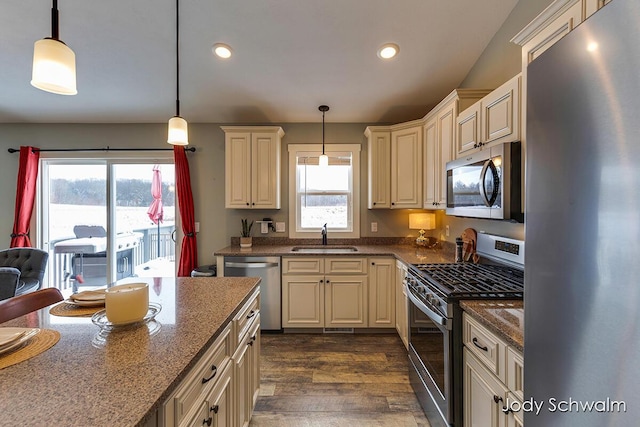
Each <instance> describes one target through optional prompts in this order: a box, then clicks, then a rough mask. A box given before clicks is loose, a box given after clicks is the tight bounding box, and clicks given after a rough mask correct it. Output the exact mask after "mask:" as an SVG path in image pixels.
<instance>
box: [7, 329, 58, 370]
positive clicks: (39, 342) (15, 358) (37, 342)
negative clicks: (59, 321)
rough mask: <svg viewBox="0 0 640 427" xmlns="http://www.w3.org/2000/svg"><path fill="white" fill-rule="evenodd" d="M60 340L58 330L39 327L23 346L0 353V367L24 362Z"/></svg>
mask: <svg viewBox="0 0 640 427" xmlns="http://www.w3.org/2000/svg"><path fill="white" fill-rule="evenodd" d="M58 341H60V332H58V331H54V330H53V329H41V330H40V332H38V333H37V334H36V335H35V336H34V337H33V338H31V339H30V340H29V341H27V342H26V343H25V345H24V346H22V347H20V348H19V349H17V350H14V351H10V352H9V353H6V354H2V355H0V369H4V368H6V367H8V366H11V365H15V364H16V363H20V362H24V361H25V360H28V359H31V358H32V357H34V356H37V355H39V354H40V353H43V352H44V351H46V350H48V349H50V348H51V347H53V346H54V345H55V344H56V343H57V342H58Z"/></svg>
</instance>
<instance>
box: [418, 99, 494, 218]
mask: <svg viewBox="0 0 640 427" xmlns="http://www.w3.org/2000/svg"><path fill="white" fill-rule="evenodd" d="M488 92H489V91H487V90H473V89H457V90H454V91H453V92H451V93H450V94H449V95H448V96H447V97H446V98H445V99H444V100H442V101H441V102H440V103H439V104H438V105H437V106H436V107H435V108H434V109H433V110H431V111H430V112H429V113H428V114H427V115H426V117H425V124H424V155H423V162H424V203H423V206H422V207H423V208H424V209H444V208H445V207H446V202H447V176H446V173H445V171H446V165H447V162H449V161H451V160H453V159H454V157H455V156H454V153H455V143H456V134H457V130H456V118H457V117H458V112H459V111H460V110H461V109H466V108H468V107H469V106H470V105H471V104H473V103H474V102H476V101H477V100H478V99H480V98H482V96H484V95H486V94H487V93H488Z"/></svg>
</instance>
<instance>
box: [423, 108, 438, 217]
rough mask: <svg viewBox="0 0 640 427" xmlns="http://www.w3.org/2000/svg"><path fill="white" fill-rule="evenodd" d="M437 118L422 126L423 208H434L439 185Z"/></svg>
mask: <svg viewBox="0 0 640 427" xmlns="http://www.w3.org/2000/svg"><path fill="white" fill-rule="evenodd" d="M437 123H438V122H437V118H435V117H434V118H433V119H432V120H429V121H428V122H427V124H425V126H424V158H423V162H424V208H425V209H436V201H437V200H436V193H438V188H439V186H440V177H439V176H438V173H437V170H438V169H439V167H438V164H439V162H440V157H439V156H438V129H437Z"/></svg>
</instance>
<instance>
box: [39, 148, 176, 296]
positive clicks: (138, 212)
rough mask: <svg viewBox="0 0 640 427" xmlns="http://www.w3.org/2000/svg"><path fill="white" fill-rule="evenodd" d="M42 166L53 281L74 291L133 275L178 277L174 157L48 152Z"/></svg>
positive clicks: (42, 217)
mask: <svg viewBox="0 0 640 427" xmlns="http://www.w3.org/2000/svg"><path fill="white" fill-rule="evenodd" d="M40 170H41V186H40V189H39V190H40V191H39V194H38V210H37V212H38V224H39V227H38V230H39V231H40V233H39V234H40V236H41V241H40V242H41V245H40V247H42V248H43V249H44V250H47V251H48V252H49V268H48V269H47V272H48V281H49V282H48V285H49V286H50V287H56V288H59V289H61V290H70V291H71V292H77V291H78V290H79V289H80V288H82V287H100V286H103V287H104V286H106V285H107V284H109V283H113V282H115V281H118V280H121V279H125V278H128V277H175V272H176V268H175V259H176V245H175V230H176V214H177V211H176V209H175V206H176V197H175V168H174V165H173V159H172V158H171V159H161V160H158V159H138V158H136V159H133V160H130V159H127V160H123V159H86V158H83V159H51V158H47V159H41V169H40ZM154 180H155V182H154ZM154 184H155V189H154Z"/></svg>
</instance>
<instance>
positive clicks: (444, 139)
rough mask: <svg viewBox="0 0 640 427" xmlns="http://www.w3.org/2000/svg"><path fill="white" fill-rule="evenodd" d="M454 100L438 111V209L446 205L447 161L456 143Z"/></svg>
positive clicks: (451, 155)
mask: <svg viewBox="0 0 640 427" xmlns="http://www.w3.org/2000/svg"><path fill="white" fill-rule="evenodd" d="M456 106H457V103H456V101H453V102H451V103H450V104H448V105H447V106H445V107H443V108H442V110H440V112H439V113H438V151H439V155H440V162H439V163H438V164H437V166H438V167H437V168H436V173H437V174H438V177H439V185H438V187H437V188H436V206H438V207H439V208H440V209H442V208H444V207H445V206H446V205H447V173H446V171H447V162H450V161H451V160H453V152H454V149H455V143H456V118H457V115H458V112H457V107H456Z"/></svg>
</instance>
